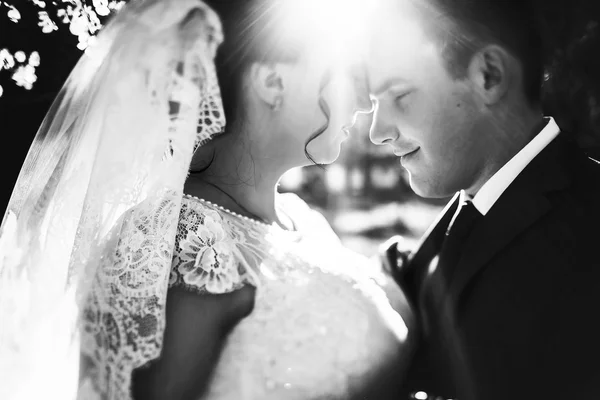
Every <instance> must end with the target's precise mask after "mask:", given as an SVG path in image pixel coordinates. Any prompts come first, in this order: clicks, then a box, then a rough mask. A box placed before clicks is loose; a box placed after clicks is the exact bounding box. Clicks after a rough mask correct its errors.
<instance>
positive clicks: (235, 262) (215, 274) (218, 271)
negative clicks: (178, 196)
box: [169, 202, 251, 294]
mask: <svg viewBox="0 0 600 400" xmlns="http://www.w3.org/2000/svg"><path fill="white" fill-rule="evenodd" d="M239 254H240V253H239V251H238V249H237V245H236V241H235V240H234V236H233V234H232V231H231V228H230V227H229V226H228V225H227V224H226V222H225V221H224V220H223V218H222V216H221V215H220V214H219V213H218V212H217V211H215V210H213V209H209V208H207V207H204V206H202V205H200V204H197V203H194V206H193V207H192V206H190V204H189V203H186V202H184V203H183V204H182V207H181V213H180V219H179V226H178V227H177V236H176V238H175V251H174V254H173V265H172V269H171V276H170V280H169V286H170V287H172V286H183V287H186V288H188V289H190V290H193V291H196V292H199V293H213V294H222V293H229V292H232V291H235V290H237V289H240V288H241V287H242V286H244V285H245V284H247V283H251V282H249V281H248V279H246V278H245V276H246V274H245V273H244V267H243V263H242V262H240V259H239V257H240V255H239Z"/></svg>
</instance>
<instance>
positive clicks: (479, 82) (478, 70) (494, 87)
mask: <svg viewBox="0 0 600 400" xmlns="http://www.w3.org/2000/svg"><path fill="white" fill-rule="evenodd" d="M515 61H516V59H515V58H514V57H512V56H511V55H510V53H508V52H507V51H506V50H504V48H502V47H501V46H497V45H487V46H484V47H482V48H481V49H479V50H478V51H477V52H476V53H475V54H474V55H473V57H472V58H471V62H470V63H469V68H468V74H469V77H470V79H471V81H472V82H473V83H474V84H475V88H476V90H477V91H478V92H479V95H480V96H481V99H482V101H483V102H484V103H485V104H486V105H493V104H495V103H497V102H498V101H499V100H501V99H502V98H503V97H504V96H506V94H507V93H508V91H509V88H510V86H511V84H512V83H513V80H514V76H513V73H514V68H515Z"/></svg>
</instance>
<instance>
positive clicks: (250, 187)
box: [186, 133, 289, 226]
mask: <svg viewBox="0 0 600 400" xmlns="http://www.w3.org/2000/svg"><path fill="white" fill-rule="evenodd" d="M211 147H212V149H211V154H210V155H209V156H208V157H209V159H210V158H212V162H211V163H210V164H209V165H208V167H207V168H206V169H205V170H204V171H202V172H200V173H191V174H190V177H189V178H188V181H187V182H186V193H188V194H191V195H194V196H197V197H200V198H203V199H205V200H208V201H211V202H213V203H216V204H219V205H221V206H223V207H225V208H228V209H230V210H232V211H235V212H237V213H240V214H242V215H246V216H248V217H251V218H255V219H260V220H262V221H265V222H268V223H272V222H276V223H279V224H280V225H283V226H287V225H289V224H288V223H287V222H286V221H282V217H281V216H280V215H278V213H277V210H276V206H275V195H276V193H277V184H278V182H279V179H280V178H281V175H282V174H283V173H284V172H285V170H286V169H285V168H284V167H283V166H281V165H273V162H272V161H271V160H273V158H270V157H266V156H265V155H263V154H258V153H260V152H258V151H256V150H255V149H253V148H252V145H251V143H250V142H249V141H248V140H244V139H243V138H240V137H239V136H237V137H236V135H235V134H229V133H228V134H225V135H223V137H222V138H219V139H218V141H216V142H215V143H214V144H213V145H212V146H211ZM212 152H214V157H213V156H212V154H213V153H212Z"/></svg>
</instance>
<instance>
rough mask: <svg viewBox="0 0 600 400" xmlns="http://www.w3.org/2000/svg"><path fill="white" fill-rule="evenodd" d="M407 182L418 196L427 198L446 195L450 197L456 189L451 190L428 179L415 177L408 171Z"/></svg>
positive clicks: (444, 196) (440, 197) (439, 197)
mask: <svg viewBox="0 0 600 400" xmlns="http://www.w3.org/2000/svg"><path fill="white" fill-rule="evenodd" d="M409 184H410V188H411V189H412V190H413V192H415V194H416V195H417V196H419V197H424V198H427V199H443V198H446V197H452V196H453V195H454V193H456V191H451V190H450V189H449V188H446V187H444V186H443V185H436V184H434V183H432V182H431V181H428V180H423V179H419V178H417V177H415V176H414V175H413V174H412V173H410V172H409Z"/></svg>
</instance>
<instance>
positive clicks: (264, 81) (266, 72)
mask: <svg viewBox="0 0 600 400" xmlns="http://www.w3.org/2000/svg"><path fill="white" fill-rule="evenodd" d="M249 78H250V85H251V87H252V89H253V91H254V92H255V93H256V95H257V96H258V98H259V99H260V100H262V101H263V103H265V104H266V105H267V106H268V107H269V108H271V109H272V110H277V109H279V107H281V104H282V103H283V91H284V87H283V77H282V75H281V71H280V69H279V68H278V64H262V63H254V64H252V65H251V66H250V74H249Z"/></svg>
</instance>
